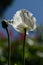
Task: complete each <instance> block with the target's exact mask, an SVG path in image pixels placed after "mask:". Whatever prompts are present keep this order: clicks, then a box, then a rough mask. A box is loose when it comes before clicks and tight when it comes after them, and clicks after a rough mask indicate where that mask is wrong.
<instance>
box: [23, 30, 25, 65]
mask: <svg viewBox="0 0 43 65" xmlns="http://www.w3.org/2000/svg"><path fill="white" fill-rule="evenodd" d="M25 40H26V29H24V43H23V65H25Z"/></svg>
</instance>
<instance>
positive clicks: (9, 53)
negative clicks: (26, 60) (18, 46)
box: [6, 28, 11, 65]
mask: <svg viewBox="0 0 43 65" xmlns="http://www.w3.org/2000/svg"><path fill="white" fill-rule="evenodd" d="M6 31H7V35H8V65H11V64H10V56H11V44H10V37H9V32H8V29H7V28H6Z"/></svg>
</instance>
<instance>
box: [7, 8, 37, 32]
mask: <svg viewBox="0 0 43 65" xmlns="http://www.w3.org/2000/svg"><path fill="white" fill-rule="evenodd" d="M8 23H9V24H10V25H12V27H13V28H14V29H15V30H17V31H18V32H22V33H23V32H24V29H25V28H26V31H33V30H34V29H35V28H36V18H35V17H34V16H33V14H32V13H31V12H29V11H27V10H25V9H23V10H19V11H17V12H16V14H15V15H14V16H13V19H12V20H10V21H9V22H8Z"/></svg>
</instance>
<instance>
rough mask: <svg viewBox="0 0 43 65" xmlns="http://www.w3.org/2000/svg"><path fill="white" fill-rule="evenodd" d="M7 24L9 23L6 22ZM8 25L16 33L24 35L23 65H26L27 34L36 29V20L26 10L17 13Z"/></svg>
mask: <svg viewBox="0 0 43 65" xmlns="http://www.w3.org/2000/svg"><path fill="white" fill-rule="evenodd" d="M6 22H7V21H6ZM8 24H9V25H11V26H12V27H13V28H14V29H15V30H16V31H18V32H20V33H24V44H23V65H25V40H26V33H27V32H28V31H33V30H35V28H36V18H35V17H34V16H33V14H32V13H31V12H30V11H28V10H26V9H22V10H19V11H17V12H16V14H15V15H14V16H13V19H11V20H8Z"/></svg>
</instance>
